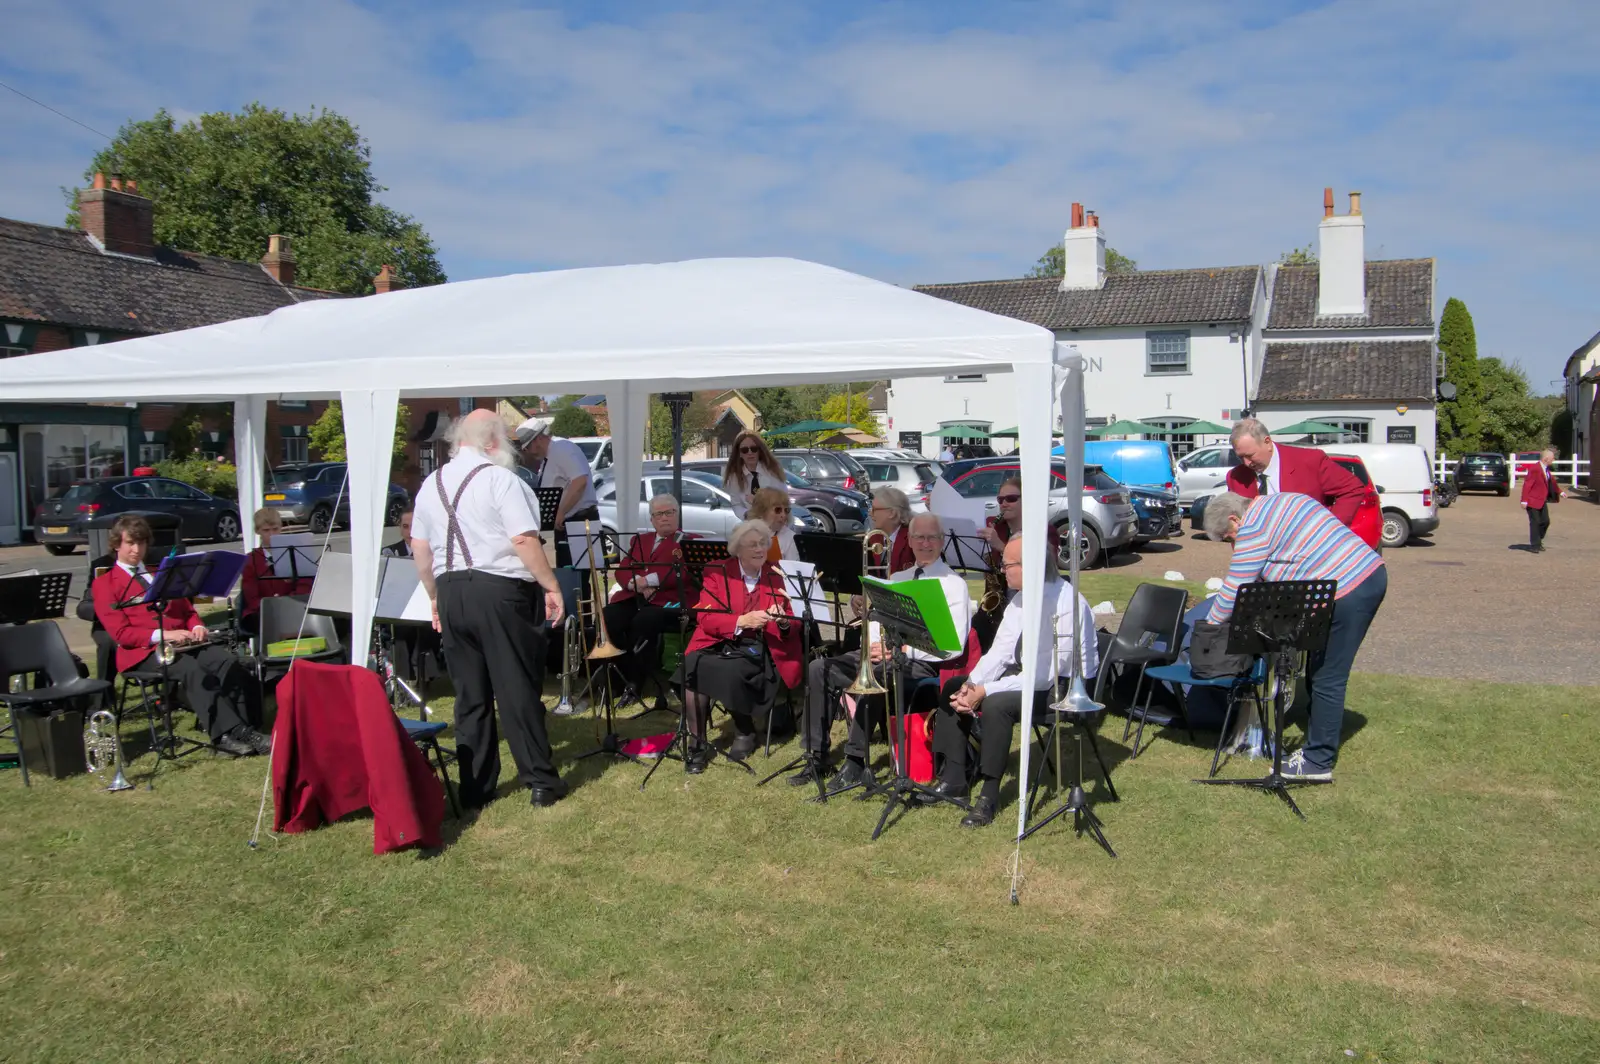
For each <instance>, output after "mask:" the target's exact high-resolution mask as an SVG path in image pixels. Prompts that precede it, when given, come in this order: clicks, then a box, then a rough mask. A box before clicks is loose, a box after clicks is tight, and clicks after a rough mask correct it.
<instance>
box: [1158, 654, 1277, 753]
mask: <svg viewBox="0 0 1600 1064" xmlns="http://www.w3.org/2000/svg"><path fill="white" fill-rule="evenodd" d="M1145 675H1146V676H1147V677H1149V678H1150V679H1151V680H1152V681H1162V680H1164V681H1166V682H1167V683H1169V684H1171V685H1172V689H1173V690H1174V691H1176V692H1177V694H1178V704H1179V706H1180V707H1181V708H1182V712H1183V719H1184V721H1185V723H1187V722H1188V719H1189V700H1188V699H1187V698H1186V697H1185V696H1184V690H1183V689H1184V688H1185V687H1214V688H1219V689H1221V690H1222V691H1223V692H1225V693H1226V695H1227V698H1228V708H1227V709H1226V710H1225V711H1224V712H1223V714H1222V730H1221V731H1220V732H1219V733H1218V735H1217V750H1216V753H1214V754H1213V755H1212V756H1211V775H1212V776H1215V775H1216V774H1217V768H1218V766H1219V765H1220V764H1221V762H1222V744H1223V743H1224V742H1226V741H1227V738H1228V725H1229V724H1230V723H1231V722H1232V721H1233V711H1234V708H1235V707H1236V706H1237V705H1238V704H1239V702H1240V700H1242V699H1243V698H1244V695H1245V692H1247V691H1250V690H1252V689H1259V688H1260V687H1261V686H1262V685H1263V684H1265V683H1266V682H1267V661H1266V659H1265V658H1257V659H1256V662H1255V664H1254V665H1252V666H1251V667H1250V671H1249V672H1246V673H1241V674H1240V675H1238V676H1217V677H1210V678H1201V677H1198V676H1196V675H1195V674H1194V673H1192V672H1190V671H1189V663H1188V662H1187V661H1180V662H1177V663H1176V664H1173V665H1153V666H1151V667H1150V668H1148V669H1146V670H1145ZM1142 728H1143V726H1142V724H1141V730H1142Z"/></svg>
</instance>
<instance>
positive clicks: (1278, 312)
mask: <svg viewBox="0 0 1600 1064" xmlns="http://www.w3.org/2000/svg"><path fill="white" fill-rule="evenodd" d="M1319 270H1320V267H1318V266H1280V267H1278V276H1277V278H1276V279H1275V280H1274V281H1273V282H1272V315H1271V317H1270V318H1269V319H1268V320H1267V328H1269V329H1394V328H1424V329H1425V328H1428V327H1429V326H1431V325H1432V324H1433V260H1432V259H1385V260H1382V261H1379V262H1369V263H1367V312H1366V313H1365V314H1341V315H1334V316H1329V317H1319V316H1318V315H1317V281H1318V278H1319V277H1320V273H1319Z"/></svg>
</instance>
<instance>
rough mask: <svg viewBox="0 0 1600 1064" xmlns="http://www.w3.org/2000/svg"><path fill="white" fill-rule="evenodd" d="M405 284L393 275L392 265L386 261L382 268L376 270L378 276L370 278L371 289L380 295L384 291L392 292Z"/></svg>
mask: <svg viewBox="0 0 1600 1064" xmlns="http://www.w3.org/2000/svg"><path fill="white" fill-rule="evenodd" d="M405 286H406V283H405V282H404V281H402V280H401V279H400V278H398V277H396V276H395V275H394V267H393V266H390V265H388V264H387V263H385V264H384V267H383V269H381V270H379V271H378V276H376V277H374V278H373V279H372V290H373V291H374V292H376V293H377V294H378V295H380V296H381V295H383V294H384V293H385V292H393V291H396V290H398V289H401V288H404V287H405Z"/></svg>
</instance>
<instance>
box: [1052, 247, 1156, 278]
mask: <svg viewBox="0 0 1600 1064" xmlns="http://www.w3.org/2000/svg"><path fill="white" fill-rule="evenodd" d="M1138 268H1139V264H1138V263H1137V262H1135V261H1134V260H1133V259H1130V258H1128V256H1126V255H1124V254H1123V253H1122V252H1120V251H1118V250H1117V249H1116V248H1106V273H1107V274H1108V275H1109V274H1113V273H1133V272H1134V271H1136V270H1138ZM1066 272H1067V253H1066V251H1065V250H1063V248H1062V247H1061V245H1060V244H1056V245H1054V246H1053V247H1051V248H1050V250H1049V251H1046V252H1045V253H1044V254H1043V255H1040V256H1039V261H1038V262H1036V263H1034V264H1033V269H1032V270H1030V271H1029V272H1028V276H1029V277H1060V276H1061V275H1062V274H1064V273H1066Z"/></svg>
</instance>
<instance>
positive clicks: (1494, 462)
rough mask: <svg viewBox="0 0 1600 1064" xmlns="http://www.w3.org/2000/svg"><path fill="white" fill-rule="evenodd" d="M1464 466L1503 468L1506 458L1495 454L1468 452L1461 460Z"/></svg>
mask: <svg viewBox="0 0 1600 1064" xmlns="http://www.w3.org/2000/svg"><path fill="white" fill-rule="evenodd" d="M1461 464H1462V465H1464V466H1481V467H1483V468H1485V469H1503V468H1505V464H1506V460H1505V459H1504V458H1501V457H1500V456H1499V455H1497V454H1469V455H1467V456H1466V457H1465V458H1463V459H1462V460H1461Z"/></svg>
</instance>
